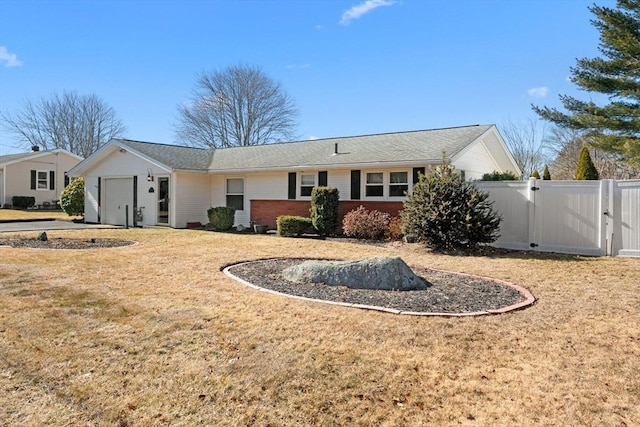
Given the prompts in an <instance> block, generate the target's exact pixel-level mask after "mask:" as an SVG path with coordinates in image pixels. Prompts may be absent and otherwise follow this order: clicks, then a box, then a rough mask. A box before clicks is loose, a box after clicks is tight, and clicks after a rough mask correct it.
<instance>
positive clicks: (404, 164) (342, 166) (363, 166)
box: [208, 160, 440, 175]
mask: <svg viewBox="0 0 640 427" xmlns="http://www.w3.org/2000/svg"><path fill="white" fill-rule="evenodd" d="M436 164H440V160H412V161H409V160H407V161H404V162H369V163H345V164H331V165H327V164H309V165H297V166H296V165H292V166H279V167H275V168H267V167H264V168H247V169H240V168H237V169H210V170H209V171H208V172H209V173H210V174H212V175H225V174H230V173H255V172H282V171H300V170H305V169H306V170H325V169H326V170H338V169H375V168H400V167H415V166H417V165H425V166H427V165H436Z"/></svg>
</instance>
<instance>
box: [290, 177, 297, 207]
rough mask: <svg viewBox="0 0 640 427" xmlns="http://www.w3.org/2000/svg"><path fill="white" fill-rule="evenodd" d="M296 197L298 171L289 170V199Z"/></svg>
mask: <svg viewBox="0 0 640 427" xmlns="http://www.w3.org/2000/svg"><path fill="white" fill-rule="evenodd" d="M295 198H296V173H295V172H289V199H290V200H293V199H295Z"/></svg>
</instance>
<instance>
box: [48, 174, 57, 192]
mask: <svg viewBox="0 0 640 427" xmlns="http://www.w3.org/2000/svg"><path fill="white" fill-rule="evenodd" d="M55 189H56V172H55V171H49V190H55Z"/></svg>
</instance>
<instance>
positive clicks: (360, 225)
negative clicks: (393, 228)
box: [342, 205, 391, 240]
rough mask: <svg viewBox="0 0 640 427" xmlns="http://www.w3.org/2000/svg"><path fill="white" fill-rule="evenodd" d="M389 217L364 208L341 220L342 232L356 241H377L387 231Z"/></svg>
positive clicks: (355, 210)
mask: <svg viewBox="0 0 640 427" xmlns="http://www.w3.org/2000/svg"><path fill="white" fill-rule="evenodd" d="M390 221H391V215H389V214H388V213H385V212H380V211H376V210H372V211H370V210H368V209H366V208H365V207H364V206H362V205H361V206H360V207H358V208H357V209H354V210H352V211H351V212H348V213H347V214H346V215H345V216H344V218H343V219H342V231H343V232H344V234H345V235H346V236H349V237H355V238H356V239H367V240H379V239H381V238H383V237H384V236H385V235H386V234H387V232H388V230H389V222H390Z"/></svg>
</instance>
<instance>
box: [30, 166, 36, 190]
mask: <svg viewBox="0 0 640 427" xmlns="http://www.w3.org/2000/svg"><path fill="white" fill-rule="evenodd" d="M31 189H32V190H35V189H36V171H34V170H33V169H32V170H31Z"/></svg>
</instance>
